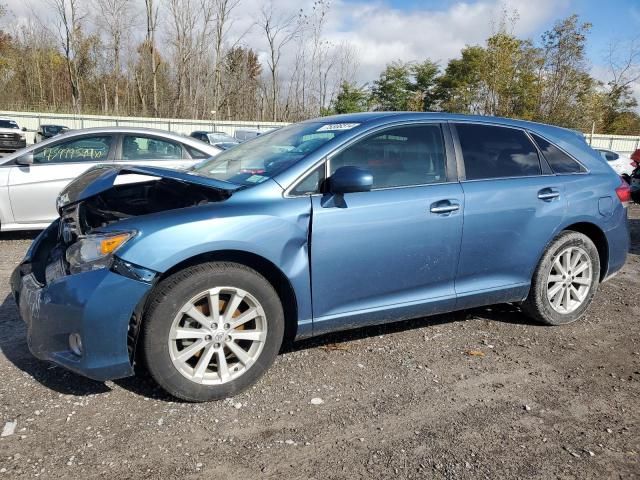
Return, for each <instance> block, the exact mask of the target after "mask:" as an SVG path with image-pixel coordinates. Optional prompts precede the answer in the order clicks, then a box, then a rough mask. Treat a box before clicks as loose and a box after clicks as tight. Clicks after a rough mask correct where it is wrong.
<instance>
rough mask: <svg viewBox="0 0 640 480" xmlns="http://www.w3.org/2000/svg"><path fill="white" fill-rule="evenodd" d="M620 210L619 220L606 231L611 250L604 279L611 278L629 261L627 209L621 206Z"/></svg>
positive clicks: (629, 239)
mask: <svg viewBox="0 0 640 480" xmlns="http://www.w3.org/2000/svg"><path fill="white" fill-rule="evenodd" d="M620 210H621V213H619V217H618V219H617V221H616V222H615V223H613V226H612V227H611V228H609V229H608V230H607V231H606V232H605V235H606V237H607V246H608V250H609V259H608V260H609V261H608V264H607V266H606V268H607V271H606V272H605V273H604V279H603V281H607V280H609V279H611V278H612V277H613V276H614V275H615V274H616V273H617V272H618V271H619V270H620V269H621V268H622V267H623V265H624V263H625V262H626V261H627V253H628V252H629V247H630V246H631V237H630V236H629V226H628V223H627V209H626V208H624V209H623V208H621V209H620Z"/></svg>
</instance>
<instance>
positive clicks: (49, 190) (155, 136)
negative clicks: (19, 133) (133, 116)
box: [0, 127, 222, 231]
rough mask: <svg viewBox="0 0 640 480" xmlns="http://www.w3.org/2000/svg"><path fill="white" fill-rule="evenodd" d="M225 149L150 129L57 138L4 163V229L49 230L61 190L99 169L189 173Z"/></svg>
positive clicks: (0, 194)
mask: <svg viewBox="0 0 640 480" xmlns="http://www.w3.org/2000/svg"><path fill="white" fill-rule="evenodd" d="M221 151H222V150H221V149H220V148H218V147H215V146H213V145H207V144H205V143H202V142H200V141H199V140H196V139H194V138H189V137H184V136H182V135H177V134H175V133H170V132H166V131H162V130H154V129H150V128H133V127H100V128H88V129H85V130H73V131H70V132H68V133H64V134H62V135H57V136H55V137H53V138H50V139H47V140H45V141H43V142H40V143H37V144H35V145H31V146H29V147H27V148H23V149H21V150H18V151H16V152H15V153H12V154H9V155H8V156H5V157H3V158H1V159H0V231H8V230H35V229H42V228H45V227H46V226H47V225H49V224H50V223H51V222H52V221H53V220H55V219H56V217H57V216H58V212H57V211H56V198H57V197H58V194H59V193H60V191H61V190H62V189H63V188H64V187H65V186H67V184H68V183H69V182H71V180H73V179H74V178H76V177H77V176H79V175H81V174H82V173H84V172H85V171H86V170H88V169H89V168H91V167H93V166H95V165H99V164H127V165H146V166H155V167H166V168H175V169H186V168H189V167H191V166H192V165H194V164H196V163H198V162H201V161H202V160H204V159H207V158H211V157H213V156H215V155H217V154H218V153H219V152H221Z"/></svg>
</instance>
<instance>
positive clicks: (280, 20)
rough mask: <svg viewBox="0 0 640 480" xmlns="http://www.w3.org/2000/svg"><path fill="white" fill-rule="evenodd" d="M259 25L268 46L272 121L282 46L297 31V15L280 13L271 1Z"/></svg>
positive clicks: (275, 110) (289, 41) (274, 116)
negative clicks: (275, 9)
mask: <svg viewBox="0 0 640 480" xmlns="http://www.w3.org/2000/svg"><path fill="white" fill-rule="evenodd" d="M259 26H260V29H261V30H262V32H263V33H264V35H265V38H266V40H267V44H268V48H269V57H268V59H267V67H268V69H269V73H270V81H271V85H270V92H269V93H270V97H271V98H270V101H271V116H272V119H273V121H274V122H275V121H277V120H278V92H279V69H278V67H279V66H280V60H281V59H282V54H283V50H284V48H285V47H286V46H287V45H288V44H289V43H291V42H292V41H293V40H294V39H295V38H296V37H297V36H298V33H299V29H300V24H299V22H298V16H297V15H282V14H279V13H277V12H275V11H274V8H273V3H269V5H267V6H265V7H263V8H262V11H261V16H260V19H259Z"/></svg>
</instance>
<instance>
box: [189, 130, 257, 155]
mask: <svg viewBox="0 0 640 480" xmlns="http://www.w3.org/2000/svg"><path fill="white" fill-rule="evenodd" d="M267 131H268V130H267ZM263 133H265V130H259V129H246V128H244V129H237V130H236V132H235V134H234V135H235V136H233V137H232V136H231V135H229V134H227V133H224V132H217V131H212V132H208V131H202V130H197V131H195V132H191V134H190V135H189V136H190V137H193V138H197V139H198V140H200V141H202V142H205V143H208V144H210V145H215V146H217V147H220V148H221V149H223V150H228V149H230V148H231V147H235V146H236V145H238V144H239V143H242V142H244V141H246V140H250V139H252V138H256V137H259V136H260V135H262V134H263Z"/></svg>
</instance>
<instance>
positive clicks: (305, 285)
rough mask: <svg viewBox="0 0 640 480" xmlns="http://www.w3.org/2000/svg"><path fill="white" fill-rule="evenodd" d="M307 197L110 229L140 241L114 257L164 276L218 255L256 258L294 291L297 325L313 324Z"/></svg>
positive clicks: (176, 214) (198, 210)
mask: <svg viewBox="0 0 640 480" xmlns="http://www.w3.org/2000/svg"><path fill="white" fill-rule="evenodd" d="M310 218H311V202H310V199H309V198H308V197H301V198H291V199H283V198H282V197H280V199H278V200H276V199H273V200H264V201H262V202H259V204H258V205H256V204H255V203H254V204H252V205H248V204H247V205H245V204H243V203H238V204H232V203H231V202H230V203H225V204H219V205H217V206H216V205H211V206H202V207H193V208H188V209H181V210H175V211H169V212H162V213H161V214H157V215H149V216H144V217H137V218H131V219H128V220H125V221H122V222H118V223H116V224H113V225H112V228H113V229H114V230H115V229H120V230H121V229H134V230H136V231H137V232H138V235H137V236H136V237H135V238H134V239H133V240H131V241H129V242H128V243H127V244H126V245H125V246H124V247H123V248H122V250H120V251H118V256H119V257H121V258H122V259H123V260H125V261H128V262H131V263H134V264H137V265H140V266H143V267H145V268H149V269H152V270H155V271H157V272H166V271H167V270H169V269H171V268H172V267H174V266H175V265H178V264H180V263H182V262H184V261H185V260H189V259H191V258H193V257H196V256H198V255H202V254H207V253H212V252H216V251H222V250H234V251H241V252H246V253H250V254H254V255H257V256H260V257H262V258H264V259H265V260H267V261H269V262H271V263H272V264H273V265H275V266H276V267H277V268H279V269H280V270H281V272H282V273H283V274H284V275H285V277H287V279H288V280H289V282H290V283H291V286H292V287H293V289H294V291H295V294H296V300H297V303H298V305H297V307H298V319H299V322H300V323H305V322H309V324H310V322H311V319H312V311H311V291H310V274H309V252H308V238H309V221H310Z"/></svg>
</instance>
